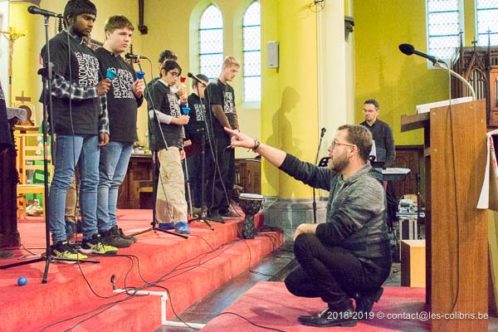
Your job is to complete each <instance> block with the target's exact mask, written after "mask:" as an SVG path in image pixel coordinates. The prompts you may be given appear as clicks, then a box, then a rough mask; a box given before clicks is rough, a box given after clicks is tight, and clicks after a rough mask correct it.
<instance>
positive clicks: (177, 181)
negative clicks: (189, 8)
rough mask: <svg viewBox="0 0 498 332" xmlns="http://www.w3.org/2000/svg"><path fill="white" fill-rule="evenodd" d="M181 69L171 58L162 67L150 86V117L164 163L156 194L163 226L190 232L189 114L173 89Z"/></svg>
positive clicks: (152, 144) (154, 147)
mask: <svg viewBox="0 0 498 332" xmlns="http://www.w3.org/2000/svg"><path fill="white" fill-rule="evenodd" d="M181 72H182V69H181V67H180V65H179V64H178V63H177V62H176V61H172V60H167V61H166V62H165V63H164V64H163V66H162V68H161V79H159V80H157V81H156V82H155V83H154V84H152V85H151V86H149V87H148V88H147V89H148V91H147V94H146V98H147V107H148V111H149V118H155V119H154V120H153V121H149V123H150V126H149V130H150V132H149V138H150V149H151V150H152V151H157V156H158V160H159V165H160V168H159V181H158V183H157V193H156V219H157V221H158V222H159V229H162V230H171V229H174V230H175V232H177V233H180V234H189V233H190V228H189V225H188V222H187V201H186V200H185V180H184V174H183V169H182V162H181V159H183V157H184V153H185V152H184V150H183V140H184V138H185V133H184V129H183V126H184V125H186V124H187V123H188V121H189V117H188V116H185V115H181V112H180V99H179V98H178V95H177V94H176V93H175V92H173V90H172V87H174V86H176V85H177V84H178V79H179V77H180V74H181ZM151 114H152V115H151ZM158 122H159V124H158Z"/></svg>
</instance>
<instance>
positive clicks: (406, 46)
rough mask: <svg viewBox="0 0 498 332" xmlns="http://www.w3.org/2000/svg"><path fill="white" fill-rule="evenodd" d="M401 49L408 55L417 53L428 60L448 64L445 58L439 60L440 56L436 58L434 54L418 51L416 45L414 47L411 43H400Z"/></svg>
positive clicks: (433, 62)
mask: <svg viewBox="0 0 498 332" xmlns="http://www.w3.org/2000/svg"><path fill="white" fill-rule="evenodd" d="M399 50H400V51H401V53H403V54H406V55H412V54H415V55H418V56H421V57H422V58H426V59H427V60H429V61H430V62H432V64H436V63H437V62H440V63H444V64H446V62H444V61H443V60H439V59H438V58H436V57H435V56H433V55H429V54H425V53H423V52H420V51H417V50H416V49H415V47H413V45H410V44H400V45H399Z"/></svg>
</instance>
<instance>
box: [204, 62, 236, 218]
mask: <svg viewBox="0 0 498 332" xmlns="http://www.w3.org/2000/svg"><path fill="white" fill-rule="evenodd" d="M239 70H240V63H239V62H238V61H237V59H235V58H234V57H233V56H228V57H226V58H225V60H224V61H223V67H222V70H221V73H220V76H219V77H218V79H217V80H216V81H214V82H211V83H209V85H208V86H207V89H206V90H207V97H208V103H209V107H210V111H211V116H212V117H213V119H212V122H213V135H214V142H215V157H216V161H217V163H218V166H219V173H221V174H219V173H218V171H217V170H216V167H213V171H212V172H211V174H209V175H208V177H207V179H208V190H207V195H206V196H207V198H208V202H207V205H208V207H209V216H210V217H212V218H219V217H235V216H237V214H235V213H234V212H233V211H231V210H230V198H231V194H232V191H233V187H234V185H235V151H234V149H232V148H229V145H230V135H229V134H228V133H227V132H225V131H224V129H223V128H224V127H226V128H230V129H233V130H236V131H238V130H239V121H238V118H237V109H236V107H235V92H234V90H233V88H232V87H231V86H230V85H229V84H228V83H229V82H231V81H233V79H234V78H235V76H237V74H238V73H239ZM225 190H226V192H225ZM225 194H227V195H228V197H226V195H225ZM227 198H228V199H227Z"/></svg>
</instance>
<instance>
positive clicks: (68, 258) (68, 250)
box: [51, 241, 88, 264]
mask: <svg viewBox="0 0 498 332" xmlns="http://www.w3.org/2000/svg"><path fill="white" fill-rule="evenodd" d="M51 250H52V257H53V258H54V261H58V262H61V263H66V264H74V263H76V262H78V261H83V260H86V259H88V256H86V255H84V254H82V253H79V252H78V251H77V250H76V249H75V247H74V246H72V245H71V244H69V243H67V242H65V241H64V242H57V243H56V244H54V245H53V246H52V247H51Z"/></svg>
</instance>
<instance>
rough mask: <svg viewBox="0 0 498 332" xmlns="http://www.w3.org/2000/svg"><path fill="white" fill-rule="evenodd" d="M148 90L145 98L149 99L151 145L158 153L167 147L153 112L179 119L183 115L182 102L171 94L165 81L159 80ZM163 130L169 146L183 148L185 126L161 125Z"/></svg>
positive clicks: (149, 86) (148, 87)
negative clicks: (181, 110)
mask: <svg viewBox="0 0 498 332" xmlns="http://www.w3.org/2000/svg"><path fill="white" fill-rule="evenodd" d="M147 90H148V91H147V93H146V94H145V98H146V99H147V109H148V111H149V145H150V149H151V150H153V151H157V150H161V149H164V148H165V147H166V146H165V144H164V140H163V137H162V134H161V131H160V130H159V125H158V124H157V120H156V117H155V116H153V115H154V112H153V111H154V109H155V110H157V111H159V112H161V113H164V114H167V115H170V116H172V117H175V118H179V117H180V115H181V112H180V101H179V99H178V96H177V95H176V94H175V93H172V92H171V89H170V88H169V87H168V86H166V83H165V82H164V81H163V80H157V81H156V82H154V83H153V84H149V85H148V86H147ZM161 129H162V132H163V134H164V138H165V139H166V143H167V144H168V146H176V147H178V148H183V137H184V134H183V126H178V125H175V124H172V123H170V124H165V123H161Z"/></svg>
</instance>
